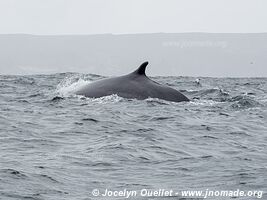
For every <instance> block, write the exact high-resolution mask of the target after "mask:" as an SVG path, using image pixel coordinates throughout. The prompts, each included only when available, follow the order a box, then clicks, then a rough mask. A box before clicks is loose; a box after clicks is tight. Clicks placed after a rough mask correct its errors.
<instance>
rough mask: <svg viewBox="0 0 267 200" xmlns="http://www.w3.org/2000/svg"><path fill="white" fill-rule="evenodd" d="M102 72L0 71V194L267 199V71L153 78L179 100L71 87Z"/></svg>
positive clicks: (31, 198)
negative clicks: (266, 74) (203, 194)
mask: <svg viewBox="0 0 267 200" xmlns="http://www.w3.org/2000/svg"><path fill="white" fill-rule="evenodd" d="M100 78H103V77H102V76H99V75H93V74H77V73H60V74H51V75H27V76H14V75H10V76H9V75H1V76H0V199H1V200H24V199H25V200H26V199H27V200H63V199H67V200H89V199H126V197H114V196H111V197H103V196H102V195H103V194H104V192H105V189H108V190H112V191H118V190H129V191H130V190H131V191H141V190H142V189H150V190H151V191H154V190H159V189H165V190H174V191H176V192H178V195H177V196H172V197H162V196H161V197H155V196H154V197H142V196H140V195H137V196H135V197H130V199H169V200H172V199H199V198H196V197H191V198H187V197H181V196H179V192H180V191H182V190H203V191H206V190H207V189H208V190H211V191H216V190H218V191H219V190H242V191H246V192H247V191H263V192H265V194H263V195H262V198H261V199H267V194H266V192H267V78H200V79H201V80H200V84H197V83H196V82H195V79H196V78H197V77H151V78H152V79H153V80H155V81H157V82H160V83H162V84H166V85H169V86H170V87H173V88H176V89H178V90H180V91H181V92H182V93H184V94H185V95H186V96H187V97H189V98H190V100H191V101H190V102H181V103H174V102H167V101H164V100H159V99H147V100H136V99H124V98H121V97H118V96H116V95H112V96H107V97H103V98H98V99H89V98H85V97H82V96H76V95H74V92H73V91H75V90H76V89H77V88H79V87H81V86H82V85H84V84H88V83H90V82H92V81H94V80H98V79H100ZM97 190H98V192H99V194H97ZM92 191H94V192H95V193H94V195H98V196H93V194H92ZM209 199H215V200H216V199H218V200H221V199H249V200H250V199H259V196H251V197H248V196H246V197H245V196H243V197H240V196H238V197H223V198H222V197H210V198H209Z"/></svg>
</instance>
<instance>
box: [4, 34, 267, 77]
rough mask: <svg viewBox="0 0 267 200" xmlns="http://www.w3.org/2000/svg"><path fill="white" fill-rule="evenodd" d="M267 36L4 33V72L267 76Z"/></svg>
mask: <svg viewBox="0 0 267 200" xmlns="http://www.w3.org/2000/svg"><path fill="white" fill-rule="evenodd" d="M266 52H267V33H257V34H256V33H255V34H254V33H251V34H237V33H235V34H215V33H214V34H213V33H175V34H169V33H155V34H131V35H111V34H105V35H69V36H66V35H65V36H35V35H24V34H15V35H0V74H36V73H56V72H70V71H71V72H83V73H94V74H101V75H121V74H125V73H129V72H130V71H133V70H135V68H137V67H138V65H139V64H141V63H142V62H143V61H149V62H150V65H149V66H148V69H147V71H148V72H147V74H148V75H151V76H154V75H162V76H167V75H175V76H216V77H225V76H227V77H242V76H245V77H247V76H257V77H260V76H265V77H267V56H266V55H267V54H266Z"/></svg>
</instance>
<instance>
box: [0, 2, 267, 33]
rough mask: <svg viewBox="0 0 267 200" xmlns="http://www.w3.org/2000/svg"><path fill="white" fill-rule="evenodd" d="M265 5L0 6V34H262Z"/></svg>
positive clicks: (266, 15)
mask: <svg viewBox="0 0 267 200" xmlns="http://www.w3.org/2000/svg"><path fill="white" fill-rule="evenodd" d="M266 19H267V1H266V0H0V34H6V33H27V34H52V35H53V34H99V33H101V34H102V33H113V34H121V33H153V32H218V33H223V32H239V33H240V32H241V33H248V32H267V22H266Z"/></svg>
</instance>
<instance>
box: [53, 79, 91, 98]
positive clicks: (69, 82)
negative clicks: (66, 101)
mask: <svg viewBox="0 0 267 200" xmlns="http://www.w3.org/2000/svg"><path fill="white" fill-rule="evenodd" d="M89 83H91V81H89V80H84V79H83V78H81V77H77V76H72V77H67V78H65V79H64V80H63V81H61V83H59V84H58V86H57V90H56V91H57V93H59V94H60V95H62V96H70V95H74V93H75V91H76V90H78V89H79V88H81V87H83V86H84V85H87V84H89Z"/></svg>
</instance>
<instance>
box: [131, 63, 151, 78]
mask: <svg viewBox="0 0 267 200" xmlns="http://www.w3.org/2000/svg"><path fill="white" fill-rule="evenodd" d="M147 65H148V62H144V63H143V64H142V65H140V67H139V68H138V69H137V70H135V71H134V72H133V73H134V74H137V75H146V66H147Z"/></svg>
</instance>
